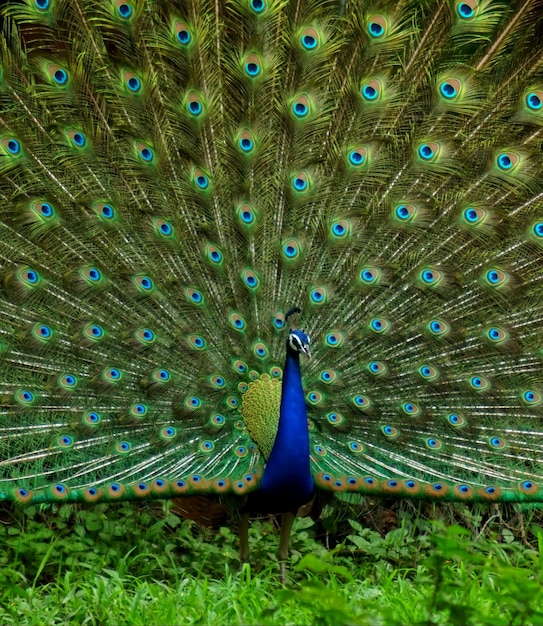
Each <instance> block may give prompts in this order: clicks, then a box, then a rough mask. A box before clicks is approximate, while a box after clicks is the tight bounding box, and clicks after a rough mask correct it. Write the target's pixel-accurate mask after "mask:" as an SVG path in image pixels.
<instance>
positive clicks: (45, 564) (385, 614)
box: [0, 504, 543, 626]
mask: <svg viewBox="0 0 543 626" xmlns="http://www.w3.org/2000/svg"><path fill="white" fill-rule="evenodd" d="M396 509H397V510H395V511H391V510H389V509H386V508H384V507H382V506H381V507H376V506H375V505H373V506H372V505H371V504H370V505H368V506H367V508H366V510H365V511H363V513H364V514H365V515H364V517H363V518H360V519H363V520H364V524H362V523H361V522H360V521H353V520H351V521H349V522H348V523H346V522H343V521H341V520H340V519H338V518H337V517H336V519H335V524H332V521H331V518H328V519H327V520H326V518H325V521H326V525H327V526H328V527H329V528H331V527H332V526H335V529H336V532H337V535H335V536H334V535H333V534H331V533H329V532H326V533H325V539H326V541H327V542H328V543H333V542H334V540H336V539H337V538H338V537H343V541H342V542H340V543H337V544H336V545H335V547H334V548H333V549H331V550H327V549H325V548H324V547H323V545H322V543H321V542H320V541H319V538H320V536H319V533H320V532H321V530H322V524H320V523H314V522H312V521H311V520H309V519H307V518H305V519H300V518H298V519H297V520H296V524H295V533H294V534H293V538H292V543H293V550H292V557H291V561H290V571H289V576H288V583H287V585H286V586H285V587H283V586H281V584H280V583H279V576H278V566H277V563H273V562H272V563H271V565H270V562H271V561H272V559H274V558H275V557H274V556H273V554H274V553H275V548H276V544H277V536H276V535H277V533H276V532H275V531H274V530H273V528H272V527H271V526H270V524H269V523H268V522H264V521H257V522H255V523H254V524H253V525H252V527H251V536H250V541H251V547H252V564H251V565H249V564H247V565H244V566H243V567H242V568H241V569H239V565H238V557H237V539H236V537H235V533H234V532H233V531H231V530H230V529H227V528H221V529H220V530H211V529H202V528H200V527H198V526H196V525H195V524H194V523H193V522H190V521H186V520H185V521H181V520H180V519H179V518H178V517H177V516H176V515H174V514H173V513H171V512H170V510H169V504H164V505H157V504H155V505H152V506H151V505H143V506H142V505H134V504H132V505H131V504H122V505H97V506H95V507H93V508H92V509H91V508H89V509H81V508H77V507H75V506H63V507H60V508H58V509H57V510H53V509H52V508H50V507H49V508H44V509H43V510H38V509H37V508H35V507H34V508H31V509H29V510H28V511H26V512H25V513H22V512H19V511H16V512H13V511H9V510H4V511H2V512H1V518H2V521H3V524H2V525H1V526H0V623H2V624H17V625H19V624H40V625H42V624H66V623H69V624H131V625H132V624H134V625H139V624H141V625H147V624H161V625H162V624H164V625H166V624H168V625H170V624H270V625H272V624H285V623H288V624H315V625H322V626H328V625H330V626H337V625H343V624H344V625H350V624H357V625H368V626H369V625H371V626H375V625H386V626H405V625H408V624H410V625H418V626H423V625H424V626H441V625H451V626H490V625H492V626H502V625H503V626H506V625H507V626H516V625H519V626H520V625H526V626H528V625H531V624H540V623H543V557H542V556H541V555H540V553H541V548H542V547H543V532H542V528H541V527H539V526H538V525H537V524H536V523H532V522H537V521H538V520H537V518H536V517H535V514H534V513H532V512H530V511H524V512H523V511H513V510H511V511H508V510H505V509H502V510H498V509H488V510H485V509H482V508H481V509H476V508H472V509H468V508H460V507H455V508H454V509H452V508H450V505H448V506H444V507H442V508H436V507H434V508H432V509H431V510H428V511H418V512H413V511H412V510H411V511H408V510H407V509H408V507H407V506H406V505H404V506H403V507H397V506H396ZM368 511H369V514H368ZM349 512H350V513H354V510H353V509H351V510H350V511H349ZM371 516H373V519H375V520H380V521H379V524H381V525H383V523H384V521H385V520H387V519H389V518H392V517H393V518H394V519H396V520H397V522H396V527H395V528H392V529H391V530H390V531H389V532H387V533H383V532H379V525H374V527H373V528H372V527H369V526H368V521H369V520H370V519H371ZM453 516H455V517H456V518H457V519H462V520H463V521H462V526H459V525H457V524H453V525H449V526H447V525H446V524H445V523H444V520H447V521H448V522H451V521H453V520H452V518H453ZM532 517H533V519H532ZM439 518H441V519H439ZM468 528H469V530H468ZM302 554H304V555H305V556H303V557H302V556H301V555H302ZM264 564H265V565H264Z"/></svg>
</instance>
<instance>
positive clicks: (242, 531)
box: [239, 513, 249, 563]
mask: <svg viewBox="0 0 543 626" xmlns="http://www.w3.org/2000/svg"><path fill="white" fill-rule="evenodd" d="M239 560H240V563H247V561H248V560H249V513H242V514H241V518H240V522H239Z"/></svg>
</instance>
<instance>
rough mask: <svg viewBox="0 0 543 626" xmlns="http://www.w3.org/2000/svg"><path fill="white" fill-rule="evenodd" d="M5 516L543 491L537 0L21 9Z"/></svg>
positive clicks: (16, 10)
mask: <svg viewBox="0 0 543 626" xmlns="http://www.w3.org/2000/svg"><path fill="white" fill-rule="evenodd" d="M1 29H2V36H1V39H0V46H1V61H0V259H1V263H0V275H1V283H0V500H4V501H10V502H14V503H20V504H21V505H25V504H28V503H34V504H36V503H38V504H39V503H50V502H56V503H61V502H86V503H96V502H104V501H108V502H110V501H119V500H126V499H132V500H138V499H152V498H178V497H179V498H183V497H187V496H198V497H205V498H215V499H219V498H221V499H223V500H224V501H228V502H233V503H236V506H237V510H239V512H240V515H241V524H240V528H241V533H240V534H241V537H240V552H241V557H242V559H247V558H248V555H249V546H248V535H247V528H248V520H249V514H251V513H255V512H257V513H258V512H262V513H276V514H282V519H283V526H282V531H281V537H280V540H279V556H280V558H281V560H283V561H284V560H285V559H286V558H287V556H288V543H289V535H290V530H291V526H292V521H293V519H294V516H295V514H296V512H297V510H298V509H299V507H301V506H302V505H304V504H306V503H308V502H310V501H311V500H312V499H313V498H314V497H315V495H319V494H325V495H326V494H328V496H329V497H333V496H334V494H336V493H339V492H344V493H347V494H348V493H356V494H361V495H372V496H373V495H381V496H389V497H392V498H415V499H417V498H418V499H426V500H430V501H438V500H443V501H467V502H522V503H538V502H543V371H542V367H543V134H542V130H543V43H542V42H543V10H542V3H541V2H540V1H539V0H512V1H511V2H502V1H500V0H463V1H462V0H421V1H419V2H413V1H412V0H400V1H399V2H390V1H386V0H367V1H364V2H360V1H353V0H324V1H321V0H229V1H228V2H210V1H208V0H171V1H167V2H165V1H162V0H160V1H159V0H127V1H123V0H9V1H8V2H5V3H3V8H2V9H1Z"/></svg>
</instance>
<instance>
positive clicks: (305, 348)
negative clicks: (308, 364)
mask: <svg viewBox="0 0 543 626" xmlns="http://www.w3.org/2000/svg"><path fill="white" fill-rule="evenodd" d="M302 354H305V356H306V357H307V360H308V361H311V352H310V351H309V346H304V348H303V350H302Z"/></svg>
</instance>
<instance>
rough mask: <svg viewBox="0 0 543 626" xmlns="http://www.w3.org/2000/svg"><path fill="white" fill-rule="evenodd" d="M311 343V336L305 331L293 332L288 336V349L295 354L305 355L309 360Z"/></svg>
mask: <svg viewBox="0 0 543 626" xmlns="http://www.w3.org/2000/svg"><path fill="white" fill-rule="evenodd" d="M310 343H311V340H310V339H309V336H308V335H307V334H306V333H304V331H303V330H291V331H290V332H289V334H288V341H287V347H288V348H289V349H290V350H293V351H294V352H298V353H300V354H303V355H305V356H306V357H307V358H308V359H310V358H311V352H310V351H309V344H310Z"/></svg>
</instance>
